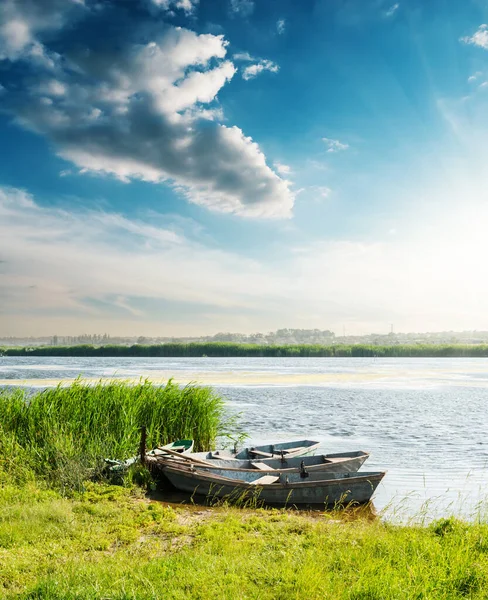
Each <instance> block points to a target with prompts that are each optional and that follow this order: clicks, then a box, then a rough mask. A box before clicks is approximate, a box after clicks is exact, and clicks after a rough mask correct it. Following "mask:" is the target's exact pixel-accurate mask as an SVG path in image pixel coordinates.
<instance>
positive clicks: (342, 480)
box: [164, 464, 385, 506]
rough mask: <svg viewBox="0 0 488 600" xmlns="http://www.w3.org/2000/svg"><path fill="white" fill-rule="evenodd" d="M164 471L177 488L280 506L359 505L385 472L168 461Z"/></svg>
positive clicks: (366, 499)
mask: <svg viewBox="0 0 488 600" xmlns="http://www.w3.org/2000/svg"><path fill="white" fill-rule="evenodd" d="M164 473H165V475H166V477H167V478H168V479H169V480H170V482H171V483H172V484H173V485H174V487H176V488H177V489H179V490H181V491H184V492H189V493H192V494H198V495H203V496H206V497H208V498H229V499H232V500H242V499H248V498H253V499H256V500H260V501H263V502H265V503H267V504H280V505H283V504H285V505H287V504H288V505H289V504H297V505H303V504H305V505H314V504H315V505H317V504H321V505H327V506H330V505H337V504H341V505H347V504H350V503H351V502H352V503H358V504H363V503H365V502H368V501H369V500H370V499H371V496H372V495H373V493H374V491H375V489H376V488H377V486H378V484H379V483H380V481H381V480H382V479H383V477H384V476H385V472H365V473H324V472H321V471H315V472H312V473H309V472H307V473H306V474H304V473H286V474H285V473H281V472H277V473H276V475H269V474H267V475H263V473H261V472H259V471H257V472H250V471H231V470H229V469H212V470H211V471H209V470H205V469H200V468H196V467H195V466H193V465H192V466H187V465H181V464H171V465H170V464H168V465H166V466H165V467H164Z"/></svg>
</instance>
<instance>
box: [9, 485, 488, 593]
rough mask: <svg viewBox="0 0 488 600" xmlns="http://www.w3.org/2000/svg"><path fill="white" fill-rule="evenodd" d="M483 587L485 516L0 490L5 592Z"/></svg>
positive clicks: (115, 491) (112, 490)
mask: <svg viewBox="0 0 488 600" xmlns="http://www.w3.org/2000/svg"><path fill="white" fill-rule="evenodd" d="M487 590H488V526H487V525H485V524H471V525H467V524H464V523H462V522H459V521H456V520H454V519H448V520H444V521H440V522H437V523H434V524H433V525H431V526H429V527H413V526H409V527H405V526H394V525H387V524H384V523H382V522H380V521H375V522H370V521H365V520H364V521H361V520H360V521H353V522H343V521H340V520H338V519H337V515H336V514H334V513H329V514H325V515H321V516H318V517H313V518H312V517H310V516H307V515H305V516H304V515H301V514H297V513H294V512H291V511H280V510H254V511H251V510H239V509H236V508H229V507H227V508H226V507H224V508H220V509H208V508H205V507H186V508H185V507H182V508H171V507H167V506H163V505H162V504H161V503H154V502H153V503H150V502H148V501H147V500H145V499H143V498H142V497H140V496H139V495H138V494H137V493H135V492H134V491H131V490H129V489H127V488H117V487H113V486H105V485H100V484H88V485H87V489H86V491H85V492H84V493H83V494H75V495H74V497H72V498H70V499H66V498H63V497H62V496H61V495H60V494H59V493H57V492H53V491H46V490H41V489H39V488H38V487H36V486H34V485H31V486H24V487H11V486H4V487H3V488H0V597H1V598H24V599H27V598H29V599H34V598H38V599H41V598H42V599H45V600H55V599H56V600H61V599H63V600H69V599H75V598H76V599H100V598H107V599H108V598H110V599H114V600H115V599H129V598H130V599H152V598H154V599H160V598H164V599H165V600H166V599H178V600H180V599H181V600H183V599H184V600H187V599H188V598H191V599H196V600H198V599H202V600H203V599H207V598H208V599H213V598H225V599H226V600H227V599H228V600H233V599H235V600H245V599H259V600H268V599H269V600H271V599H277V598H278V599H288V598H290V599H292V598H293V599H297V598H303V599H304V600H313V599H317V600H318V599H323V598H334V600H336V599H337V600H340V599H348V600H380V599H381V600H384V599H392V600H393V599H394V600H399V599H405V600H411V599H413V598H425V599H441V598H442V599H451V598H486V597H487Z"/></svg>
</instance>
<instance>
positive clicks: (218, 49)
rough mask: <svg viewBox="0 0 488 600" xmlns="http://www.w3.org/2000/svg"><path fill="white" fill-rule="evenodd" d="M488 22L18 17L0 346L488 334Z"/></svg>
mask: <svg viewBox="0 0 488 600" xmlns="http://www.w3.org/2000/svg"><path fill="white" fill-rule="evenodd" d="M487 23H488V0H463V1H460V0H432V1H429V2H425V0H401V1H399V2H392V1H391V0H300V2H297V1H296V0H117V1H115V0H114V1H110V0H84V1H83V0H37V1H36V0H3V2H2V3H1V5H0V140H1V145H0V150H1V154H0V336H2V337H4V336H25V335H33V336H41V335H54V334H56V335H78V334H80V333H108V334H110V335H136V336H138V335H143V336H166V335H168V336H186V335H207V334H213V333H216V332H219V331H233V332H243V333H250V332H256V331H271V330H274V329H277V328H282V327H291V328H303V329H313V328H318V329H330V330H332V331H335V332H336V334H338V335H342V333H343V331H344V330H345V331H346V333H347V334H355V335H361V334H367V333H371V332H375V333H388V332H389V331H390V328H391V325H392V324H393V326H394V330H395V331H397V332H400V331H403V332H408V331H419V332H420V331H445V330H457V331H459V330H472V329H478V330H483V329H484V330H486V329H488V311H487V310H486V304H487V298H488V277H487V274H488V273H487V271H488V267H487V266H486V258H485V255H486V249H487V231H488V169H487V167H486V164H487V159H488V136H487V134H488V111H487V108H488V25H487Z"/></svg>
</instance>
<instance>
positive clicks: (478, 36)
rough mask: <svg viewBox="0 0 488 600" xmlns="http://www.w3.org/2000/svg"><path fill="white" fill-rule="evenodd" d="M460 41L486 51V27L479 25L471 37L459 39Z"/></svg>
mask: <svg viewBox="0 0 488 600" xmlns="http://www.w3.org/2000/svg"><path fill="white" fill-rule="evenodd" d="M461 41H462V42H464V43H466V44H472V45H474V46H479V47H480V48H484V49H485V50H488V25H486V24H483V25H480V26H479V27H478V30H477V31H476V32H475V33H474V34H473V35H472V36H471V37H470V36H466V37H463V38H461Z"/></svg>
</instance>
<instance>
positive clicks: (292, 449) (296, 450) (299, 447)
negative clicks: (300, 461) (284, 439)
mask: <svg viewBox="0 0 488 600" xmlns="http://www.w3.org/2000/svg"><path fill="white" fill-rule="evenodd" d="M302 450H305V447H304V446H297V447H296V448H287V449H286V450H283V454H293V453H294V452H299V451H300V452H301V451H302ZM280 452H281V451H279V452H275V454H280Z"/></svg>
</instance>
